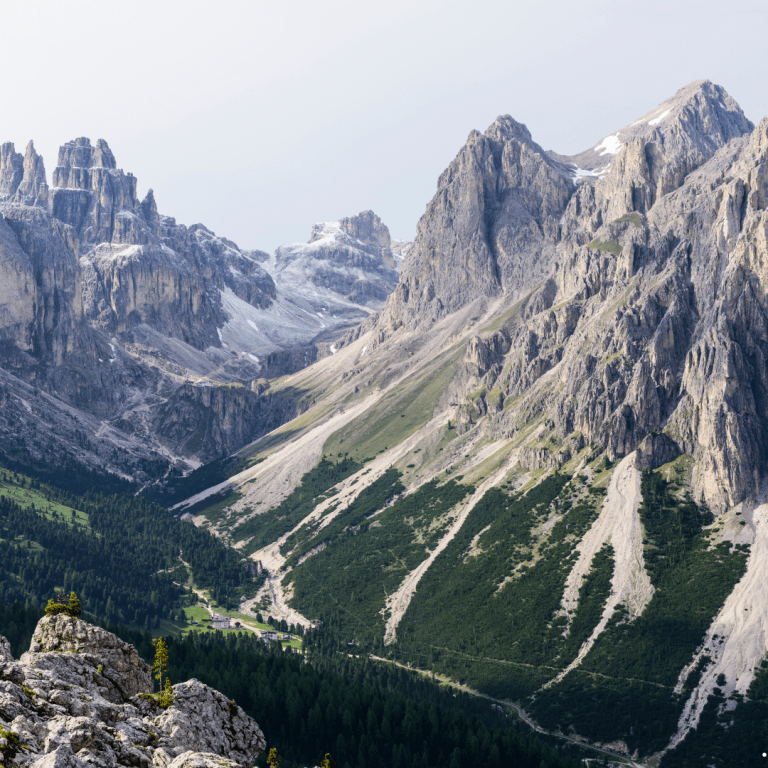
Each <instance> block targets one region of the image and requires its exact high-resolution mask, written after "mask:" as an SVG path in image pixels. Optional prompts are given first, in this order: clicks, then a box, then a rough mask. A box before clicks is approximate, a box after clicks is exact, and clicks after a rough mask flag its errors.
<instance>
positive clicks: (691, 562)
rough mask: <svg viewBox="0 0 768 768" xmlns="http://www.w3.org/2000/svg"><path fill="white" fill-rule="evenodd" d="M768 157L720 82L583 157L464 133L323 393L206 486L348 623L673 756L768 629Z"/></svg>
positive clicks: (593, 735) (299, 598)
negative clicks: (762, 583) (395, 272)
mask: <svg viewBox="0 0 768 768" xmlns="http://www.w3.org/2000/svg"><path fill="white" fill-rule="evenodd" d="M767 152H768V120H763V121H762V122H761V123H760V124H759V125H758V126H757V127H754V126H753V125H752V124H751V123H750V122H749V121H748V120H747V119H746V117H745V116H744V115H743V113H742V112H741V110H740V109H739V108H738V105H736V103H735V102H734V101H733V100H732V99H731V98H730V97H729V96H728V95H727V93H726V92H725V91H724V90H723V89H722V88H721V87H720V86H716V85H713V84H712V83H710V82H708V81H699V82H696V83H692V84H691V85H689V86H687V87H685V88H683V89H681V90H680V91H679V92H678V93H677V94H676V95H675V96H674V97H673V98H671V99H669V100H667V101H666V102H663V103H662V105H660V106H659V107H658V108H657V109H655V110H653V111H651V112H649V113H647V114H646V115H645V116H644V117H643V118H641V119H640V120H638V121H636V123H634V124H633V125H632V126H629V127H628V128H626V129H621V130H619V131H618V132H614V133H613V134H611V136H609V137H607V138H606V139H605V140H603V141H602V142H601V143H600V144H599V145H597V147H595V148H593V149H590V150H587V151H586V152H584V153H582V154H580V155H577V156H575V157H572V158H568V157H563V156H558V155H554V154H553V153H546V152H544V151H543V150H542V149H541V148H540V147H539V146H538V145H536V144H535V142H533V140H532V138H531V136H530V133H529V132H528V131H527V129H526V128H525V127H524V126H522V125H521V124H520V123H517V122H516V121H514V120H513V119H512V118H509V117H501V118H499V119H498V120H497V121H495V123H494V124H493V125H492V126H491V127H490V128H489V129H488V131H486V133H485V134H480V133H478V132H473V133H472V134H470V137H469V139H468V141H467V144H466V145H465V146H464V147H463V148H462V150H461V151H460V152H459V154H458V155H457V157H456V159H455V160H454V162H453V163H452V164H451V165H450V166H449V168H448V169H447V170H446V171H445V172H444V173H443V174H442V176H441V177H440V181H439V183H438V191H437V193H436V195H435V197H434V198H433V200H432V201H431V202H430V204H429V205H428V207H427V212H426V213H425V215H424V216H423V217H422V219H421V221H420V222H419V227H418V235H417V238H416V241H415V243H414V244H413V247H412V248H411V249H410V251H409V252H408V255H407V257H406V259H405V261H404V263H403V266H402V270H401V276H400V282H399V284H398V287H397V288H396V289H395V291H394V292H393V293H392V295H391V296H390V297H389V299H388V300H387V302H386V305H385V307H384V308H383V309H382V310H381V311H380V312H379V313H377V314H376V315H375V316H373V317H372V318H371V319H369V320H367V321H366V322H364V323H363V325H362V326H360V327H359V328H358V329H356V330H355V331H353V332H351V333H350V334H348V335H347V337H346V338H345V340H344V343H343V346H341V348H340V349H338V351H337V353H336V354H335V355H333V356H332V357H330V358H326V359H323V360H320V361H318V362H317V363H316V364H315V365H313V366H312V367H310V368H308V369H306V370H305V371H302V372H300V373H297V374H295V375H293V376H290V377H288V378H286V379H285V380H284V381H282V382H281V383H280V384H278V385H276V387H277V388H279V387H280V386H285V387H291V388H292V389H293V390H294V391H302V392H303V393H305V394H304V397H305V401H304V402H305V403H306V405H308V406H309V408H308V410H307V411H306V412H305V413H303V414H302V416H301V417H300V419H298V420H295V421H294V422H291V423H289V424H286V425H285V426H284V427H281V428H280V430H278V431H276V432H275V433H273V434H271V435H269V436H266V437H265V438H262V439H261V440H260V441H257V442H256V443H254V444H253V445H252V446H250V447H249V448H247V449H244V450H243V451H242V452H241V453H240V456H241V457H242V458H250V459H252V460H255V461H257V462H258V463H254V464H253V465H252V466H251V467H249V468H248V469H246V470H244V471H243V472H242V473H241V474H239V475H235V476H234V477H231V478H229V479H228V480H225V481H224V482H222V483H220V484H219V485H217V486H215V487H214V488H212V489H210V491H208V492H204V493H201V494H198V495H197V496H195V497H194V498H192V499H190V500H189V505H188V508H189V506H190V505H191V504H192V503H194V504H195V505H196V506H195V510H194V511H195V512H197V513H199V514H200V516H199V517H198V522H200V523H202V524H212V525H213V526H214V527H215V528H216V529H217V531H218V532H219V533H220V534H222V535H225V536H227V537H228V538H229V539H230V540H231V541H232V542H233V543H236V544H237V545H238V546H239V547H242V548H244V550H245V551H246V552H249V553H251V556H252V557H253V558H255V559H259V560H261V561H262V562H263V563H264V564H265V566H266V567H267V568H268V569H269V570H270V580H269V582H270V583H269V589H270V590H271V591H272V594H274V595H277V596H278V598H279V600H278V603H280V601H282V600H287V601H288V603H289V605H290V606H291V607H292V610H298V611H299V612H300V613H303V614H304V615H305V616H306V617H307V618H308V619H318V618H323V619H325V620H326V621H327V622H328V621H330V623H331V624H332V626H333V627H334V631H336V632H339V633H340V635H341V637H343V638H344V639H345V640H347V641H355V642H358V643H371V644H372V647H379V648H380V647H381V643H382V642H383V641H384V640H385V638H386V641H387V642H388V643H394V648H395V649H397V650H399V651H401V652H403V653H408V654H410V656H409V658H410V659H411V660H413V661H414V663H420V664H422V665H425V666H431V667H432V668H433V669H439V670H441V671H447V672H450V673H452V674H454V675H455V676H457V677H462V678H464V679H466V680H468V681H469V682H471V683H472V684H473V685H476V686H478V687H480V688H482V689H483V690H484V691H486V692H488V693H491V694H492V695H497V696H498V695H503V696H507V697H511V698H513V699H515V700H517V701H522V702H525V704H524V706H526V707H527V708H530V709H531V711H533V712H534V713H535V715H536V717H537V718H539V719H540V720H541V721H542V722H543V723H545V724H546V725H547V726H548V727H556V728H560V729H562V730H563V731H568V730H569V729H572V730H573V731H574V732H575V733H577V734H580V735H581V736H583V737H586V738H589V739H591V740H593V741H600V742H604V743H607V742H610V743H612V744H613V745H614V746H615V747H616V748H620V749H622V750H626V751H628V752H630V753H633V754H634V755H636V759H639V758H641V757H642V758H646V757H650V756H652V755H653V754H656V756H657V759H658V756H659V755H660V754H662V753H663V752H664V750H666V749H668V748H669V747H670V746H674V745H675V744H676V743H677V742H678V741H679V740H680V739H681V738H683V737H684V736H685V734H686V733H687V732H688V730H689V729H690V728H691V727H693V726H694V725H695V723H696V722H697V721H698V718H699V716H700V715H701V712H702V711H703V705H704V704H705V703H706V702H707V700H708V696H712V695H714V696H716V697H717V696H721V697H722V699H721V700H718V701H722V707H721V710H720V711H721V712H722V713H724V712H726V711H728V712H729V711H731V710H732V709H733V707H734V706H736V704H737V702H738V701H739V699H740V697H743V696H744V695H745V694H746V693H747V690H748V688H749V685H750V683H751V681H752V679H753V678H754V676H755V674H756V670H757V669H758V667H759V664H760V661H761V659H762V658H763V656H764V655H765V653H766V649H768V637H767V636H766V635H765V634H764V633H763V632H762V629H759V632H758V633H755V628H756V627H757V628H762V627H763V626H765V623H766V620H768V613H766V611H768V607H766V606H765V605H764V601H763V599H762V597H761V596H760V595H759V594H757V591H756V590H754V589H753V588H751V587H748V586H747V585H749V584H754V583H755V582H754V581H753V579H755V578H757V576H756V574H758V573H760V572H761V569H762V568H764V567H765V562H764V560H765V558H764V556H763V554H762V553H763V547H762V546H761V545H759V543H757V544H755V546H752V545H753V542H755V537H756V535H757V534H756V530H759V528H758V526H759V522H758V521H759V520H760V519H761V515H762V507H760V506H759V504H760V503H761V500H762V499H761V491H762V484H763V481H764V478H765V473H766V467H765V456H766V455H768V452H766V445H767V444H768V443H767V442H766V440H767V438H768V435H766V432H765V429H766V415H768V414H766V396H768V381H766V379H765V355H766V353H767V352H768V349H766V346H765V345H766V342H767V341H768V328H767V327H766V303H765V284H766V279H768V276H766V274H765V263H764V262H765V254H766V252H768V238H767V237H766V223H767V222H768V218H766V217H767V216H768V214H766V200H767V199H768V197H767V195H768V178H766V175H765V168H766V167H768V166H767V165H766V160H767V159H768V157H767V155H766V153H767ZM302 475H303V478H302ZM300 478H302V480H301V482H300ZM231 490H237V492H238V493H237V496H232V497H231V498H230V499H229V504H224V505H223V506H222V505H221V504H219V505H218V507H217V508H216V511H215V512H213V511H210V510H206V509H205V505H206V495H207V494H208V493H212V492H213V491H216V492H228V491H231ZM217 498H220V497H217ZM212 509H213V508H212ZM745 574H746V575H745ZM742 577H744V581H743V582H741V583H740V579H742ZM737 585H738V586H737ZM729 595H731V597H729ZM278 607H279V606H278ZM742 608H746V611H744V610H741V609H742ZM275 610H278V609H277V608H276V609H275ZM742 613H743V614H744V616H742V615H741V614H742ZM753 614H754V615H755V616H756V617H757V618H751V619H749V620H747V619H746V617H747V616H750V617H752V616H753ZM726 700H727V701H726ZM595 701H598V702H600V703H599V705H596V704H594V702H595Z"/></svg>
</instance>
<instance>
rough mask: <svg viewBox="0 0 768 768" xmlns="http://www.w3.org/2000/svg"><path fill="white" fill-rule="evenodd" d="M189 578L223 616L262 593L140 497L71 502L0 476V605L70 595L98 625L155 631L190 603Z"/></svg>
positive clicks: (18, 478) (229, 557) (184, 526)
mask: <svg viewBox="0 0 768 768" xmlns="http://www.w3.org/2000/svg"><path fill="white" fill-rule="evenodd" d="M180 555H182V557H183V560H184V561H185V562H186V563H188V564H189V566H190V568H191V569H192V574H190V573H189V572H188V570H187V568H186V566H185V565H183V564H182V562H181V561H180V559H179V557H180ZM190 575H192V576H193V578H194V583H195V584H196V585H197V586H198V587H202V588H205V589H207V590H209V591H210V593H211V594H212V596H213V597H214V599H215V600H216V601H217V603H219V604H220V605H222V606H225V607H227V606H232V607H235V606H236V605H237V603H238V602H239V597H240V596H241V595H244V594H245V595H248V596H249V597H250V596H252V595H253V593H254V592H255V591H256V589H257V587H258V586H259V584H258V583H257V581H255V579H254V577H252V576H250V575H249V574H248V572H246V571H245V570H244V568H243V563H242V558H241V556H240V555H239V554H237V553H236V552H235V551H234V550H232V549H230V548H228V547H226V546H225V545H224V544H222V543H221V542H220V541H219V540H217V539H216V538H215V537H214V536H212V535H211V534H209V533H208V532H207V531H203V530H201V529H199V528H196V527H195V526H194V525H192V524H191V523H186V522H181V521H179V520H176V519H175V518H174V517H173V516H172V515H170V514H169V513H168V512H167V511H166V510H165V509H163V508H161V507H159V506H157V505H155V504H152V503H150V502H147V501H146V500H144V499H142V498H140V497H135V496H128V495H106V494H100V493H94V492H90V491H89V492H86V493H84V494H80V495H77V494H72V493H69V492H67V491H63V490H60V489H58V488H55V487H54V486H51V485H47V484H44V483H41V482H40V481H39V480H35V479H32V478H29V477H26V476H24V475H20V474H17V473H15V472H12V471H9V470H0V599H2V600H4V601H6V602H9V601H13V600H22V601H28V602H31V603H33V604H37V603H39V602H41V601H42V602H45V600H47V598H48V597H51V596H52V595H53V593H54V591H56V590H63V591H65V592H69V591H71V590H74V591H75V592H77V593H78V595H80V596H81V599H82V600H83V602H84V604H86V605H87V610H88V611H89V612H90V613H91V614H92V615H94V616H103V617H105V618H107V619H108V620H110V621H119V622H124V623H127V624H131V625H133V626H137V627H145V628H156V627H157V626H158V624H159V621H160V620H162V619H168V618H170V617H172V616H173V615H175V614H176V613H177V612H178V611H179V610H180V609H181V608H182V606H184V605H188V604H189V603H190V601H192V600H194V599H196V598H194V596H192V595H191V593H190V592H189V590H188V589H187V588H185V586H184V585H185V584H186V582H187V580H188V578H189V577H190Z"/></svg>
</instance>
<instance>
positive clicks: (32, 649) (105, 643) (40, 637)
mask: <svg viewBox="0 0 768 768" xmlns="http://www.w3.org/2000/svg"><path fill="white" fill-rule="evenodd" d="M49 653H57V654H67V653H72V654H74V655H75V656H76V657H77V658H78V661H79V659H80V658H81V657H82V658H88V657H95V658H96V659H97V661H98V663H97V664H96V667H101V668H102V671H101V672H100V673H99V674H100V675H101V676H102V677H104V678H105V679H106V680H107V681H108V682H109V683H110V684H111V685H112V686H113V687H114V688H115V689H116V691H117V692H118V693H119V695H120V698H119V700H118V701H117V702H116V703H120V702H121V701H127V700H128V699H130V698H131V697H132V696H135V695H137V694H139V693H151V692H152V676H151V672H150V668H149V665H148V664H147V663H146V662H145V661H143V660H142V659H141V658H140V657H139V654H138V653H136V649H135V648H134V647H133V646H132V645H129V644H128V643H124V642H123V641H122V640H120V638H118V637H117V636H116V635H113V634H112V633H111V632H107V631H106V630H105V629H101V627H96V626H94V625H93V624H89V623H88V622H85V621H80V620H79V619H74V618H72V617H71V616H67V615H64V614H58V615H56V616H45V617H43V618H42V619H40V622H39V623H38V625H37V628H36V629H35V633H34V634H33V635H32V642H31V643H30V646H29V654H33V655H34V654H42V655H44V654H49ZM83 654H85V656H83ZM70 658H71V657H70ZM65 659H66V656H65ZM88 660H89V661H90V659H88ZM22 662H23V663H31V664H33V665H34V666H36V667H37V668H39V665H40V664H42V663H43V661H42V660H41V659H39V658H37V659H32V657H31V656H29V655H27V654H25V656H23V657H22ZM102 695H103V694H102ZM105 698H108V697H106V696H105ZM109 700H111V699H109Z"/></svg>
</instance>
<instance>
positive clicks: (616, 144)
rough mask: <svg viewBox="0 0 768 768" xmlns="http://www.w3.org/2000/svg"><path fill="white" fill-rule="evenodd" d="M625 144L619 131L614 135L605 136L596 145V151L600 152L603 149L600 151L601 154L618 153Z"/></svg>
mask: <svg viewBox="0 0 768 768" xmlns="http://www.w3.org/2000/svg"><path fill="white" fill-rule="evenodd" d="M623 146H624V145H623V144H622V143H621V142H620V141H619V134H618V132H617V133H615V134H613V136H607V137H606V138H604V139H603V140H602V141H601V142H600V143H599V144H598V145H597V146H596V147H595V152H599V151H600V150H601V149H602V150H603V151H602V152H600V155H601V156H602V155H617V154H618V153H619V152H620V151H621V148H622V147H623Z"/></svg>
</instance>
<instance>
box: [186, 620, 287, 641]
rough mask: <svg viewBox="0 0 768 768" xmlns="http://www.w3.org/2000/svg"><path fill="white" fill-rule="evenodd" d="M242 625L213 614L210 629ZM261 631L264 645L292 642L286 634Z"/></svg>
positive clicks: (231, 627) (268, 630) (266, 630)
mask: <svg viewBox="0 0 768 768" xmlns="http://www.w3.org/2000/svg"><path fill="white" fill-rule="evenodd" d="M192 623H193V624H197V622H196V621H195V620H194V619H193V620H192ZM242 627H243V625H242V624H241V622H239V621H237V620H235V619H233V618H231V617H229V616H222V615H221V614H220V613H214V614H213V616H212V617H211V628H212V629H242ZM260 631H261V639H262V640H263V641H264V642H265V643H271V642H274V641H276V640H293V635H292V634H290V633H288V632H277V631H276V630H272V629H263V630H260Z"/></svg>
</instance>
